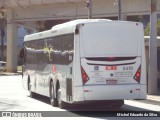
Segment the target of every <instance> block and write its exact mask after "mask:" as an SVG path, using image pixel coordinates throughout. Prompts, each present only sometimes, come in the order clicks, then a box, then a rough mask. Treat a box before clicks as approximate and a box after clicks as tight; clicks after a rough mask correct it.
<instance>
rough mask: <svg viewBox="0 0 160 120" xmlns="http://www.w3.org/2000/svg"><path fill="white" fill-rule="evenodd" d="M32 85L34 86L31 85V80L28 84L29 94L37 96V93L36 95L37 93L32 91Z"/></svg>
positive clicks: (33, 96) (32, 96)
mask: <svg viewBox="0 0 160 120" xmlns="http://www.w3.org/2000/svg"><path fill="white" fill-rule="evenodd" d="M31 87H32V85H31V82H30V81H29V84H28V89H29V96H30V97H31V98H36V97H37V95H36V93H34V92H32V90H31Z"/></svg>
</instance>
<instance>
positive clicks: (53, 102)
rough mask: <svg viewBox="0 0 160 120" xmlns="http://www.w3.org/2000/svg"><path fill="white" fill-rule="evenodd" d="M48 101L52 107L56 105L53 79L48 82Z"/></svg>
mask: <svg viewBox="0 0 160 120" xmlns="http://www.w3.org/2000/svg"><path fill="white" fill-rule="evenodd" d="M50 103H51V105H52V106H53V107H57V106H58V103H57V98H55V94H54V84H53V81H52V82H51V83H50Z"/></svg>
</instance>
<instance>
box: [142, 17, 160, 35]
mask: <svg viewBox="0 0 160 120" xmlns="http://www.w3.org/2000/svg"><path fill="white" fill-rule="evenodd" d="M144 35H145V36H149V35H150V23H148V25H147V27H146V28H145V30H144ZM157 35H158V36H160V19H158V20H157Z"/></svg>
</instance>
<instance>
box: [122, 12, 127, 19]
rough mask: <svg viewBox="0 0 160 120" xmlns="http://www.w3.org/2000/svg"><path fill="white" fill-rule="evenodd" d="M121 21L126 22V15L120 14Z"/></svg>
mask: <svg viewBox="0 0 160 120" xmlns="http://www.w3.org/2000/svg"><path fill="white" fill-rule="evenodd" d="M121 20H124V21H126V20H127V15H126V14H123V13H122V14H121Z"/></svg>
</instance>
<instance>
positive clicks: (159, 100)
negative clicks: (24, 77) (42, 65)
mask: <svg viewBox="0 0 160 120" xmlns="http://www.w3.org/2000/svg"><path fill="white" fill-rule="evenodd" d="M21 74H22V72H21V71H18V72H17V73H7V72H0V76H14V75H21ZM133 101H136V102H141V103H147V104H151V105H158V106H160V94H159V95H147V99H146V100H133ZM159 111H160V110H159Z"/></svg>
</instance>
